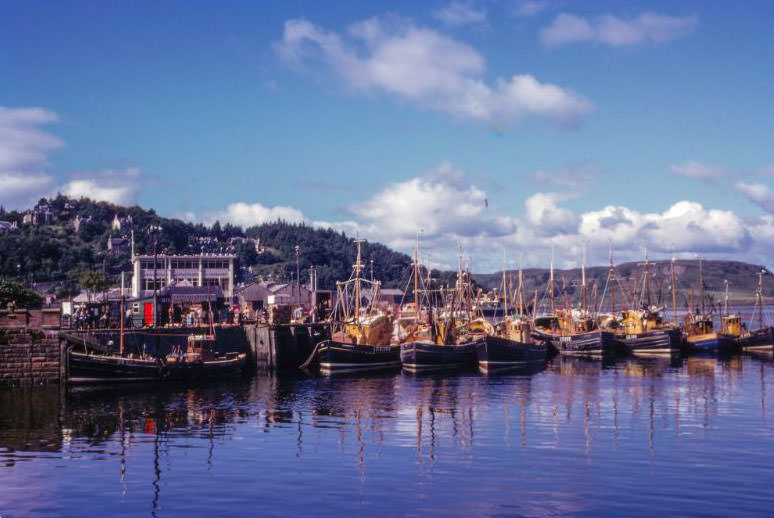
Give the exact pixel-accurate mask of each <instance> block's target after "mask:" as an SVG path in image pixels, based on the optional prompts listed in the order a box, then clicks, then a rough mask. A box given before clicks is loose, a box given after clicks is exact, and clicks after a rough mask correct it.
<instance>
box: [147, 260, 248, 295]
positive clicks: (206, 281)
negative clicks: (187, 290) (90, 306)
mask: <svg viewBox="0 0 774 518" xmlns="http://www.w3.org/2000/svg"><path fill="white" fill-rule="evenodd" d="M235 259H236V256H235V255H231V254H201V255H165V254H159V255H158V256H157V257H156V268H155V279H156V290H161V289H162V288H165V287H166V286H218V287H219V288H220V290H221V292H222V293H223V296H224V297H226V298H229V299H230V298H231V297H233V296H234V260H235ZM132 267H133V272H134V274H133V275H132V297H145V296H148V295H152V294H153V280H154V267H153V256H152V255H136V256H134V257H133V258H132Z"/></svg>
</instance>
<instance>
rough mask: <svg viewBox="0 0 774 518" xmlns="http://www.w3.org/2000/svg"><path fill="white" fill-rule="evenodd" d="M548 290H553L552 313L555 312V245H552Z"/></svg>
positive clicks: (551, 294)
mask: <svg viewBox="0 0 774 518" xmlns="http://www.w3.org/2000/svg"><path fill="white" fill-rule="evenodd" d="M548 290H549V291H550V292H551V293H550V296H551V314H552V315H553V314H554V247H553V246H552V247H551V272H550V276H549V278H548Z"/></svg>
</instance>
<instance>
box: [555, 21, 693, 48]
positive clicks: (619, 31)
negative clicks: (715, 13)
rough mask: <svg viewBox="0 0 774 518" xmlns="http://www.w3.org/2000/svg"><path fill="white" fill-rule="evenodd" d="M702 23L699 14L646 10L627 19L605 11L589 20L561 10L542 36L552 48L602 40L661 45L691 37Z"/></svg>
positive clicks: (623, 43) (603, 41) (631, 44)
mask: <svg viewBox="0 0 774 518" xmlns="http://www.w3.org/2000/svg"><path fill="white" fill-rule="evenodd" d="M698 25H699V19H698V18H697V17H696V16H685V17H675V16H666V15H662V14H656V13H642V14H641V15H639V16H638V17H636V18H630V19H623V18H618V17H616V16H613V15H611V14H605V15H602V16H598V17H596V18H593V19H588V18H583V17H581V16H576V15H573V14H568V13H561V14H559V15H557V17H556V18H555V19H554V21H553V22H552V23H551V25H549V26H547V27H545V28H544V29H542V30H541V31H540V39H541V41H542V42H543V44H545V45H546V46H549V47H558V46H561V45H568V44H571V43H599V44H604V45H610V46H612V47H625V46H633V45H642V44H647V43H650V44H660V43H667V42H669V41H672V40H674V39H676V38H679V37H683V36H687V35H689V34H691V33H692V32H694V31H695V30H696V28H697V27H698Z"/></svg>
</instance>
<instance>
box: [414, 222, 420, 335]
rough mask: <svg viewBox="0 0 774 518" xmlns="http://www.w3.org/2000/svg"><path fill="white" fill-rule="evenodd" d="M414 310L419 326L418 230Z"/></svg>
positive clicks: (415, 255) (415, 258)
mask: <svg viewBox="0 0 774 518" xmlns="http://www.w3.org/2000/svg"><path fill="white" fill-rule="evenodd" d="M414 310H415V313H416V318H417V321H416V323H417V325H419V230H417V246H416V248H415V249H414Z"/></svg>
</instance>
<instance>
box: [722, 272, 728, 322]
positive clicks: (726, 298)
mask: <svg viewBox="0 0 774 518" xmlns="http://www.w3.org/2000/svg"><path fill="white" fill-rule="evenodd" d="M723 287H724V288H725V291H726V294H725V297H724V298H723V314H724V315H725V316H728V279H725V280H724V281H723Z"/></svg>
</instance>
